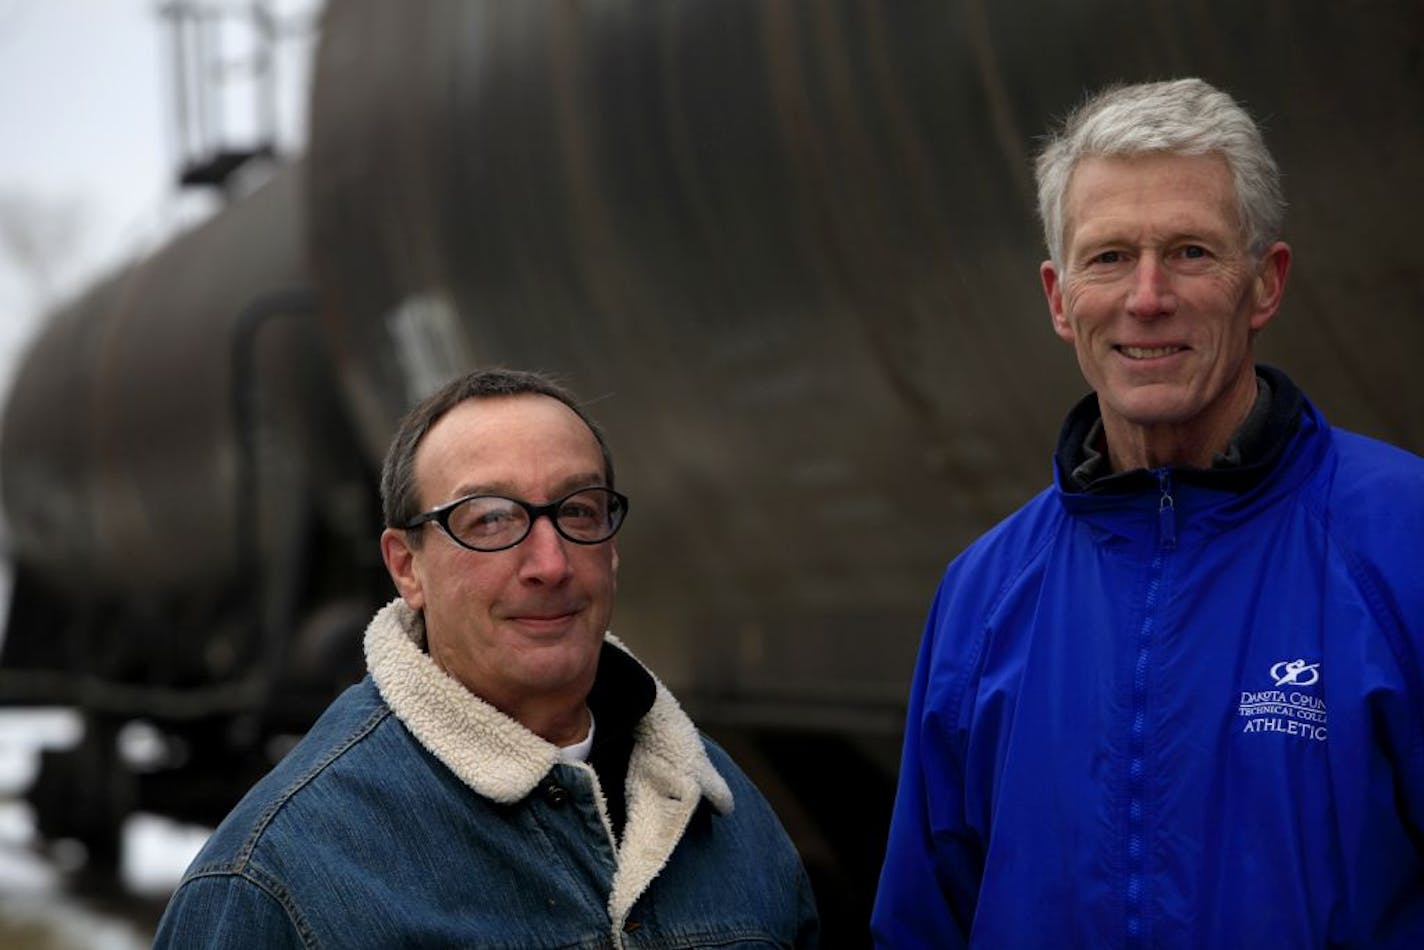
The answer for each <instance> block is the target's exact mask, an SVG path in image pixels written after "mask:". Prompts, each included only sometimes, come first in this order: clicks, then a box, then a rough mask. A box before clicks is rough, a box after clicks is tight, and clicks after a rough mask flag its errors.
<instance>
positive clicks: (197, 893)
mask: <svg viewBox="0 0 1424 950" xmlns="http://www.w3.org/2000/svg"><path fill="white" fill-rule="evenodd" d="M422 636H423V628H422V627H421V625H420V623H419V618H418V615H416V614H414V613H413V612H411V611H410V610H409V609H408V608H406V607H405V605H404V604H403V603H401V602H400V601H395V602H394V603H392V604H391V605H389V606H388V607H386V608H385V609H384V610H383V611H382V612H381V613H380V614H378V615H377V617H376V619H375V620H374V621H373V622H372V624H371V627H370V629H369V630H368V631H367V635H366V651H367V657H368V662H369V664H370V667H371V676H368V677H367V678H366V679H365V680H363V681H362V682H361V683H359V684H357V685H356V686H353V687H352V688H351V689H349V690H348V691H347V692H346V693H344V694H343V695H342V696H341V697H340V698H339V699H337V700H336V702H335V703H333V704H332V706H331V707H330V708H329V709H328V710H327V712H326V713H325V714H324V715H323V716H322V718H321V719H320V720H319V721H318V722H317V723H316V724H315V725H314V726H313V728H312V729H311V731H310V732H309V733H308V734H307V736H306V737H305V738H304V739H303V740H302V742H301V743H300V744H299V745H298V746H297V747H296V748H295V749H294V750H293V751H292V752H291V753H290V754H289V755H288V756H287V757H286V758H285V759H284V760H283V761H282V762H281V763H280V764H279V765H278V766H277V768H276V769H275V770H274V771H273V772H272V773H271V774H269V775H268V776H267V777H266V778H264V779H263V780H262V781H261V782H259V783H258V784H257V785H256V786H255V787H254V788H253V789H252V791H251V792H250V793H249V794H248V795H247V796H246V797H245V798H244V799H243V800H242V802H241V803H239V804H238V806H237V807H236V809H235V810H234V811H233V812H232V814H231V815H229V816H228V817H227V819H225V820H224V821H223V822H222V824H221V825H220V826H219V827H218V829H217V830H216V831H215V832H214V834H213V835H212V837H211V838H210V839H209V841H208V843H207V844H206V846H205V847H204V848H203V850H202V852H201V853H200V854H199V855H198V857H197V858H196V859H195V860H194V862H193V864H192V866H191V867H190V868H189V869H188V871H187V873H186V875H185V876H184V878H183V881H182V883H181V884H180V886H179V888H178V890H177V891H176V893H175V894H174V896H173V899H172V901H171V902H170V904H169V907H168V909H167V911H166V913H165V914H164V917H163V920H162V921H161V923H160V926H159V930H158V935H157V939H156V943H155V945H156V946H157V947H174V948H190V947H213V948H217V947H224V948H233V950H238V948H242V950H248V948H253V947H262V948H278V947H332V948H336V947H340V948H343V950H346V948H361V947H370V948H390V947H422V948H425V947H505V948H516V947H517V948H534V947H566V948H573V947H584V948H602V947H625V946H626V947H645V946H656V947H708V946H712V947H718V948H724V947H791V946H807V945H812V944H814V941H815V935H816V915H815V908H814V903H813V900H812V897H811V892H810V887H809V883H808V881H807V878H806V874H805V871H804V870H803V869H802V866H801V862H800V859H799V858H798V857H797V854H796V852H795V850H794V849H793V847H792V845H791V842H790V840H789V839H788V838H787V836H786V834H785V832H784V831H783V830H782V828H781V825H780V824H779V822H778V821H777V819H776V816H775V815H774V814H773V813H772V810H771V808H770V807H769V806H768V805H767V803H766V801H765V800H764V799H763V798H762V797H761V795H760V794H759V793H758V792H757V791H756V789H755V788H754V787H753V786H752V785H751V783H750V782H749V781H748V780H747V779H746V777H745V776H744V775H743V774H742V773H741V772H740V771H739V770H738V769H737V767H736V766H735V765H733V764H732V762H731V760H730V759H728V758H727V756H726V755H725V754H724V753H723V752H722V751H721V750H720V749H719V748H718V747H717V746H715V745H713V744H712V743H710V742H707V741H706V740H704V739H702V738H701V737H700V736H699V735H698V733H697V731H696V729H695V728H694V727H693V725H692V723H691V722H690V721H689V720H688V719H687V717H686V716H685V715H684V714H683V713H682V711H681V709H680V708H678V706H677V703H676V702H675V701H674V700H673V698H672V696H671V695H670V694H669V693H668V692H667V691H666V690H665V689H664V688H663V687H662V685H661V684H655V686H656V698H655V699H652V698H651V696H650V699H651V708H650V709H649V710H648V711H647V712H646V714H645V715H644V716H643V717H642V719H641V721H640V722H639V723H638V726H637V730H636V734H635V740H634V742H633V744H632V746H631V755H630V758H629V764H628V768H627V783H626V793H627V794H626V821H624V822H621V823H619V824H620V825H621V830H622V834H621V836H619V837H615V836H614V834H613V828H614V827H615V825H614V824H613V823H611V822H610V814H609V809H608V807H607V802H606V799H605V796H604V794H603V792H602V790H601V789H600V787H599V782H598V778H597V774H596V773H595V771H594V770H593V769H592V768H590V767H589V766H588V765H587V764H584V763H582V762H580V763H575V764H568V763H562V762H560V761H559V759H558V750H557V749H555V747H554V746H552V745H550V744H548V743H546V742H544V741H543V740H542V739H539V738H538V737H537V736H535V735H534V734H533V733H531V732H528V731H527V730H525V729H524V728H523V727H521V726H519V725H518V724H517V723H515V722H514V721H513V720H511V719H509V718H507V717H505V716H504V715H503V714H501V713H499V712H498V711H497V710H495V709H494V708H493V707H491V706H488V705H487V704H485V703H483V702H481V701H480V700H478V699H477V698H475V697H474V696H472V695H471V694H470V693H468V692H467V691H465V690H464V689H463V687H461V686H459V684H458V683H456V682H455V681H454V680H452V679H450V678H449V677H448V676H446V675H445V674H444V673H443V672H441V671H440V670H439V668H438V667H436V666H435V664H434V663H433V662H432V661H431V660H430V658H429V657H428V656H427V655H426V654H425V653H424V652H422V650H421V649H420V647H419V642H420V640H421V638H422ZM610 649H616V648H614V647H612V646H606V647H605V655H604V658H603V660H601V661H600V672H599V676H600V679H602V678H603V677H604V675H605V671H606V668H607V666H608V665H609V656H608V652H607V651H608V650H610ZM616 652H618V653H619V654H620V659H621V660H622V662H623V665H625V666H633V667H636V669H637V670H638V673H639V675H641V676H643V677H647V678H648V679H649V680H651V677H649V676H648V674H647V673H646V672H645V671H643V670H642V668H641V667H637V666H636V664H635V663H633V661H631V659H629V658H628V657H627V654H626V653H622V651H616ZM650 694H651V690H650ZM595 735H597V726H595ZM734 803H735V807H733V805H734Z"/></svg>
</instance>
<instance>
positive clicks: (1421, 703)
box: [872, 370, 1424, 950]
mask: <svg viewBox="0 0 1424 950" xmlns="http://www.w3.org/2000/svg"><path fill="white" fill-rule="evenodd" d="M1263 372H1266V373H1269V372H1271V371H1268V370H1263ZM1269 378H1270V379H1271V381H1272V383H1273V385H1275V386H1276V387H1277V388H1278V393H1277V398H1278V399H1281V400H1284V401H1285V402H1286V403H1291V400H1293V403H1292V404H1293V406H1295V407H1298V408H1297V409H1296V411H1294V412H1293V413H1292V414H1291V424H1290V425H1289V426H1286V427H1284V428H1283V429H1282V431H1281V432H1280V433H1278V436H1277V438H1275V440H1274V444H1273V446H1272V450H1271V452H1270V453H1269V454H1268V458H1267V459H1266V460H1265V461H1264V462H1262V463H1260V464H1259V465H1257V466H1255V467H1256V468H1258V469H1259V470H1260V471H1259V472H1256V473H1252V472H1251V471H1249V469H1250V468H1251V466H1247V469H1248V471H1247V472H1246V473H1245V474H1244V475H1242V474H1240V473H1237V474H1234V475H1228V474H1223V473H1219V472H1218V473H1215V474H1213V473H1210V472H1204V471H1202V470H1162V471H1158V472H1145V471H1141V472H1138V473H1134V474H1133V475H1132V476H1131V477H1129V478H1126V479H1122V478H1119V480H1118V490H1116V491H1110V492H1093V491H1087V492H1083V491H1076V490H1070V489H1069V482H1068V472H1067V471H1065V467H1064V465H1063V464H1062V461H1061V459H1060V464H1059V467H1058V470H1057V476H1058V478H1057V485H1056V486H1055V488H1053V489H1051V490H1049V491H1046V492H1044V493H1042V494H1041V495H1039V496H1038V497H1036V498H1034V499H1033V500H1032V501H1030V502H1029V503H1028V504H1027V505H1026V506H1025V507H1024V508H1022V509H1021V510H1019V511H1018V512H1017V513H1015V514H1014V515H1012V516H1011V517H1009V518H1008V519H1007V520H1005V521H1004V522H1003V523H1001V524H1000V525H999V526H998V527H996V528H995V529H994V530H993V531H991V532H990V533H988V534H987V535H985V536H984V537H982V538H981V539H979V540H978V541H977V542H976V543H975V544H974V545H972V546H971V547H970V548H969V549H968V550H967V551H966V552H965V553H964V554H963V555H962V556H960V557H959V558H957V559H956V560H955V561H954V562H953V563H952V564H951V565H950V567H949V569H948V571H947V572H946V574H945V576H944V579H943V582H942V583H941V585H940V588H939V592H938V595H937V596H936V598H935V600H934V604H933V606H932V608H931V613H930V617H929V622H928V625H927V629H926V631H925V635H924V640H923V643H922V646H921V650H920V655H919V660H918V666H917V669H916V672H915V677H914V682H913V685H912V687H911V693H910V708H909V715H908V719H907V724H906V738H905V746H904V753H903V759H902V765H901V776H900V784H899V791H898V796H897V800H896V805H895V812H894V818H893V820H892V825H891V831H890V838H889V842H888V849H887V854H886V859H885V865H884V868H883V871H882V874H881V881H880V891H879V894H878V897H877V901H876V906H875V911H874V916H873V924H872V928H873V931H874V933H875V937H876V942H877V945H879V946H884V947H931V946H934V947H953V946H963V945H965V944H966V943H968V944H970V945H973V946H979V947H995V948H998V947H1013V948H1021V947H1055V948H1056V947H1094V948H1097V947H1149V946H1150V947H1193V948H1197V947H1210V948H1231V947H1242V948H1254V950H1261V948H1266V947H1269V948H1272V950H1280V948H1295V947H1325V946H1359V947H1424V859H1421V855H1424V850H1421V849H1424V836H1421V829H1424V681H1421V676H1420V671H1421V663H1422V662H1424V658H1421V650H1424V460H1421V459H1420V458H1418V457H1415V456H1413V455H1410V454H1408V453H1406V452H1403V451H1401V450H1398V449H1396V448H1392V447H1390V446H1387V445H1385V444H1382V443H1379V442H1375V441H1372V440H1369V439H1366V438H1362V437H1360V436H1356V435H1352V434H1350V433H1346V432H1343V431H1340V430H1333V429H1331V428H1330V427H1329V426H1328V425H1327V424H1326V423H1325V421H1324V420H1323V419H1322V418H1321V416H1320V415H1319V413H1317V412H1316V410H1315V409H1314V408H1313V407H1312V406H1310V404H1309V403H1308V402H1306V401H1305V400H1304V398H1303V397H1301V396H1300V395H1299V391H1298V390H1296V389H1295V388H1294V387H1293V386H1292V385H1291V384H1290V381H1289V380H1287V379H1285V378H1284V376H1282V375H1280V374H1275V375H1273V376H1270V377H1269ZM1124 486H1126V487H1125V488H1124Z"/></svg>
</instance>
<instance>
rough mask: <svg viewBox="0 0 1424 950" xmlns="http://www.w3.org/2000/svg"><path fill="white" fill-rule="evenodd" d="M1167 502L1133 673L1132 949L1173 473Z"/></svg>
mask: <svg viewBox="0 0 1424 950" xmlns="http://www.w3.org/2000/svg"><path fill="white" fill-rule="evenodd" d="M1156 474H1157V485H1158V487H1159V488H1160V489H1161V492H1162V494H1161V498H1160V500H1159V501H1158V504H1157V545H1156V550H1155V551H1154V553H1153V557H1152V572H1151V575H1150V579H1149V581H1148V584H1147V598H1146V602H1145V604H1144V609H1143V614H1142V626H1141V628H1140V629H1139V630H1138V635H1137V659H1136V662H1135V663H1134V664H1133V668H1132V733H1131V737H1130V743H1129V760H1128V797H1127V901H1126V903H1127V920H1126V925H1127V945H1128V946H1129V947H1140V946H1145V945H1146V940H1147V933H1146V927H1145V926H1144V923H1143V916H1144V915H1143V905H1144V903H1145V900H1144V897H1145V895H1144V893H1143V891H1144V883H1143V881H1144V878H1145V875H1146V863H1147V862H1146V855H1147V845H1146V841H1145V840H1144V839H1145V835H1146V831H1145V825H1146V821H1145V811H1146V806H1145V802H1144V799H1145V798H1146V784H1147V671H1148V669H1149V668H1150V664H1149V662H1148V661H1149V658H1150V656H1151V651H1152V638H1153V634H1154V633H1155V625H1156V619H1157V617H1156V611H1157V598H1158V595H1159V593H1160V590H1161V586H1162V572H1163V570H1164V568H1165V567H1166V561H1167V552H1169V551H1172V550H1174V549H1175V548H1176V546H1177V508H1176V504H1175V502H1174V501H1173V500H1172V480H1171V475H1170V474H1169V473H1168V471H1167V469H1165V468H1164V469H1159V470H1158V471H1157V473H1156Z"/></svg>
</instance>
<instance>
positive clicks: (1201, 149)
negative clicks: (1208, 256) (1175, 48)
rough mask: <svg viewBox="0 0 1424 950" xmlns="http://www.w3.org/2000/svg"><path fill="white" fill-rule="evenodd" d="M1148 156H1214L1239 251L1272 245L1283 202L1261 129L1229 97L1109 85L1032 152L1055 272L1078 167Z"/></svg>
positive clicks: (1189, 87) (1192, 89)
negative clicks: (1224, 177) (1225, 184)
mask: <svg viewBox="0 0 1424 950" xmlns="http://www.w3.org/2000/svg"><path fill="white" fill-rule="evenodd" d="M1148 152H1172V153H1176V154H1181V155H1204V154H1208V153H1217V154H1220V155H1221V156H1222V157H1223V158H1225V159H1226V163H1227V165H1228V166H1229V167H1230V169H1231V178H1232V183H1233V185H1234V187H1235V191H1236V206H1237V210H1238V211H1239V212H1240V215H1241V227H1242V230H1243V231H1244V236H1245V238H1246V242H1247V246H1248V247H1249V248H1250V250H1251V253H1252V254H1253V255H1255V256H1257V257H1259V256H1260V255H1262V254H1264V253H1265V252H1266V249H1267V248H1268V247H1270V245H1271V244H1272V243H1273V242H1275V241H1277V240H1279V239H1280V235H1281V228H1282V224H1283V222H1284V220H1285V207H1286V203H1285V198H1284V196H1283V195H1282V193H1281V176H1280V171H1279V169H1277V167H1276V162H1275V159H1273V158H1272V157H1271V153H1270V151H1269V150H1267V148H1266V143H1265V140H1264V139H1263V138H1262V136H1261V130H1260V129H1259V128H1258V127H1257V125H1256V123H1255V121H1254V120H1252V118H1251V116H1250V115H1248V114H1247V113H1246V110H1245V109H1243V108H1242V107H1241V106H1240V105H1238V104H1237V102H1236V100H1235V99H1232V98H1231V97H1230V96H1229V95H1227V94H1226V93H1224V92H1222V91H1220V90H1219V89H1216V88H1214V87H1212V86H1211V85H1209V84H1207V83H1205V82H1203V81H1202V80H1200V79H1176V80H1170V81H1167V82H1153V83H1142V84H1139V85H1134V86H1110V87H1108V88H1107V89H1104V90H1103V91H1101V92H1099V93H1097V94H1095V95H1093V96H1090V97H1089V98H1088V99H1087V100H1086V101H1085V102H1084V103H1083V104H1082V105H1080V106H1079V107H1078V108H1076V109H1074V110H1073V112H1071V113H1070V114H1069V115H1068V117H1067V118H1066V119H1065V120H1064V121H1063V124H1062V126H1061V127H1060V128H1059V129H1057V130H1056V131H1054V132H1053V133H1052V134H1051V135H1050V136H1049V138H1048V141H1047V144H1046V145H1045V146H1044V148H1043V151H1042V152H1040V153H1039V156H1038V163H1037V166H1036V168H1035V173H1036V175H1037V178H1038V213H1039V217H1040V218H1042V220H1043V236H1044V240H1045V241H1046V243H1047V244H1048V253H1049V256H1050V257H1052V258H1053V262H1054V263H1055V264H1057V265H1058V267H1059V268H1060V269H1062V267H1063V238H1064V234H1063V227H1064V222H1063V198H1064V195H1065V193H1066V192H1067V191H1068V181H1069V179H1070V178H1071V176H1072V174H1073V169H1074V168H1075V167H1076V166H1077V164H1078V162H1079V161H1081V160H1082V159H1084V158H1089V157H1105V156H1131V155H1140V154H1143V153H1148Z"/></svg>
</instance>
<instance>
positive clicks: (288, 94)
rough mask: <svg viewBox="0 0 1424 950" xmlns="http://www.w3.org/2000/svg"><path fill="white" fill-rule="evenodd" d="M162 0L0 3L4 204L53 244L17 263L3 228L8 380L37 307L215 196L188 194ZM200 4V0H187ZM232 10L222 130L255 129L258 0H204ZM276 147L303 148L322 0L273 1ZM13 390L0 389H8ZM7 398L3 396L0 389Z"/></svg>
mask: <svg viewBox="0 0 1424 950" xmlns="http://www.w3.org/2000/svg"><path fill="white" fill-rule="evenodd" d="M166 5H167V4H166V3H164V2H161V0H0V129H3V136H4V138H3V140H4V143H5V145H4V148H0V214H3V215H7V216H8V218H9V220H10V221H11V222H12V223H13V227H14V228H18V229H20V230H21V231H22V232H23V233H24V234H25V235H27V236H28V237H29V238H30V239H31V242H32V244H33V246H35V247H39V248H45V249H47V250H48V251H49V253H47V254H44V255H43V256H42V258H41V259H40V260H38V261H35V260H29V261H21V260H18V259H17V255H16V254H15V253H14V252H13V251H12V250H11V249H10V247H9V246H8V245H7V244H6V243H5V242H4V240H3V239H0V387H4V386H6V385H7V382H8V378H9V372H10V366H11V362H12V360H13V358H14V355H15V353H16V352H17V349H18V348H20V347H21V346H23V342H24V341H25V340H26V339H28V337H29V335H30V334H31V333H32V332H33V328H34V327H35V326H36V325H37V321H38V317H39V315H40V314H41V313H42V312H43V311H45V310H46V309H48V308H49V307H51V306H53V305H54V304H55V303H56V302H58V301H61V300H63V299H65V298H67V297H69V296H72V295H73V294H74V293H75V292H76V291H78V290H79V289H80V288H81V287H83V286H84V285H85V284H87V283H88V282H89V281H91V280H93V279H94V278H95V277H96V276H98V275H99V274H101V273H104V272H107V271H108V270H111V269H112V268H113V267H115V266H117V265H118V263H120V262H122V261H125V260H127V259H129V258H131V257H133V256H135V255H137V254H141V253H143V252H144V251H146V250H148V249H151V248H152V247H154V246H155V245H156V244H158V243H160V242H161V241H162V240H163V239H164V238H165V237H167V236H169V235H171V234H172V233H173V232H174V231H175V230H176V229H179V228H181V227H183V226H185V225H187V224H190V223H191V222H193V221H194V220H197V219H198V218H200V217H201V216H202V215H203V214H205V213H206V212H207V211H209V210H210V209H211V208H212V207H213V206H214V199H213V196H211V195H202V194H192V193H189V194H180V193H179V190H178V188H177V186H176V184H175V181H176V178H177V172H176V169H177V166H178V164H179V158H180V147H179V143H180V141H181V140H180V136H179V132H178V128H179V124H178V121H177V118H176V115H177V108H176V106H175V100H176V95H175V86H176V85H177V84H176V81H175V75H176V72H175V68H174V60H175V56H174V40H173V30H172V26H171V25H170V21H169V20H167V19H166V18H164V17H163V16H161V15H160V14H159V12H158V11H159V10H160V8H162V7H164V6H166ZM189 5H190V6H192V5H193V4H192V3H190V4H189ZM202 5H204V6H206V7H208V8H217V7H221V8H224V9H226V10H228V11H230V15H229V16H227V17H225V18H224V19H223V21H222V22H223V23H224V24H225V25H224V27H223V28H222V30H223V32H222V34H221V41H222V43H223V47H224V54H225V55H224V57H223V62H225V63H226V64H227V72H226V75H228V76H229V77H230V78H229V79H228V81H227V82H226V83H225V84H224V86H225V88H226V89H227V90H228V95H229V97H230V101H229V102H228V103H227V108H226V110H225V115H226V119H227V122H226V125H227V126H228V132H227V135H226V136H224V137H226V138H241V137H242V136H244V135H247V136H251V135H252V134H253V123H252V119H251V110H250V108H248V109H247V110H246V111H244V106H245V105H246V104H249V103H250V102H251V101H252V90H253V88H254V87H253V86H252V84H251V82H250V80H248V79H244V76H245V75H246V74H245V73H244V69H245V62H250V56H248V55H247V53H248V51H249V50H250V48H251V47H250V45H249V44H250V43H251V42H252V40H251V38H252V37H253V36H254V35H255V34H254V33H253V31H252V30H251V28H250V26H249V24H250V22H251V21H250V20H249V19H248V18H247V16H246V15H245V14H246V12H247V11H249V10H250V9H251V7H252V4H251V2H250V0H202ZM268 6H269V8H270V10H271V11H272V13H273V14H274V16H275V18H276V22H277V23H278V25H279V29H280V33H281V36H282V37H283V38H282V39H280V40H279V41H278V46H277V59H276V64H277V76H278V77H279V84H280V86H281V92H280V99H279V109H278V111H279V116H278V118H279V128H278V135H279V145H281V146H284V147H287V148H297V147H299V146H300V144H301V141H302V140H303V135H302V129H303V128H304V126H305V114H304V112H305V110H304V106H305V101H304V85H305V81H306V67H307V65H308V62H309V58H310V52H311V49H312V43H311V42H310V40H311V38H312V36H313V35H314V28H313V27H312V23H313V21H314V18H315V12H316V10H317V9H318V8H319V6H320V3H319V0H269V2H268ZM0 391H3V388H0ZM0 398H3V397H0Z"/></svg>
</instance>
